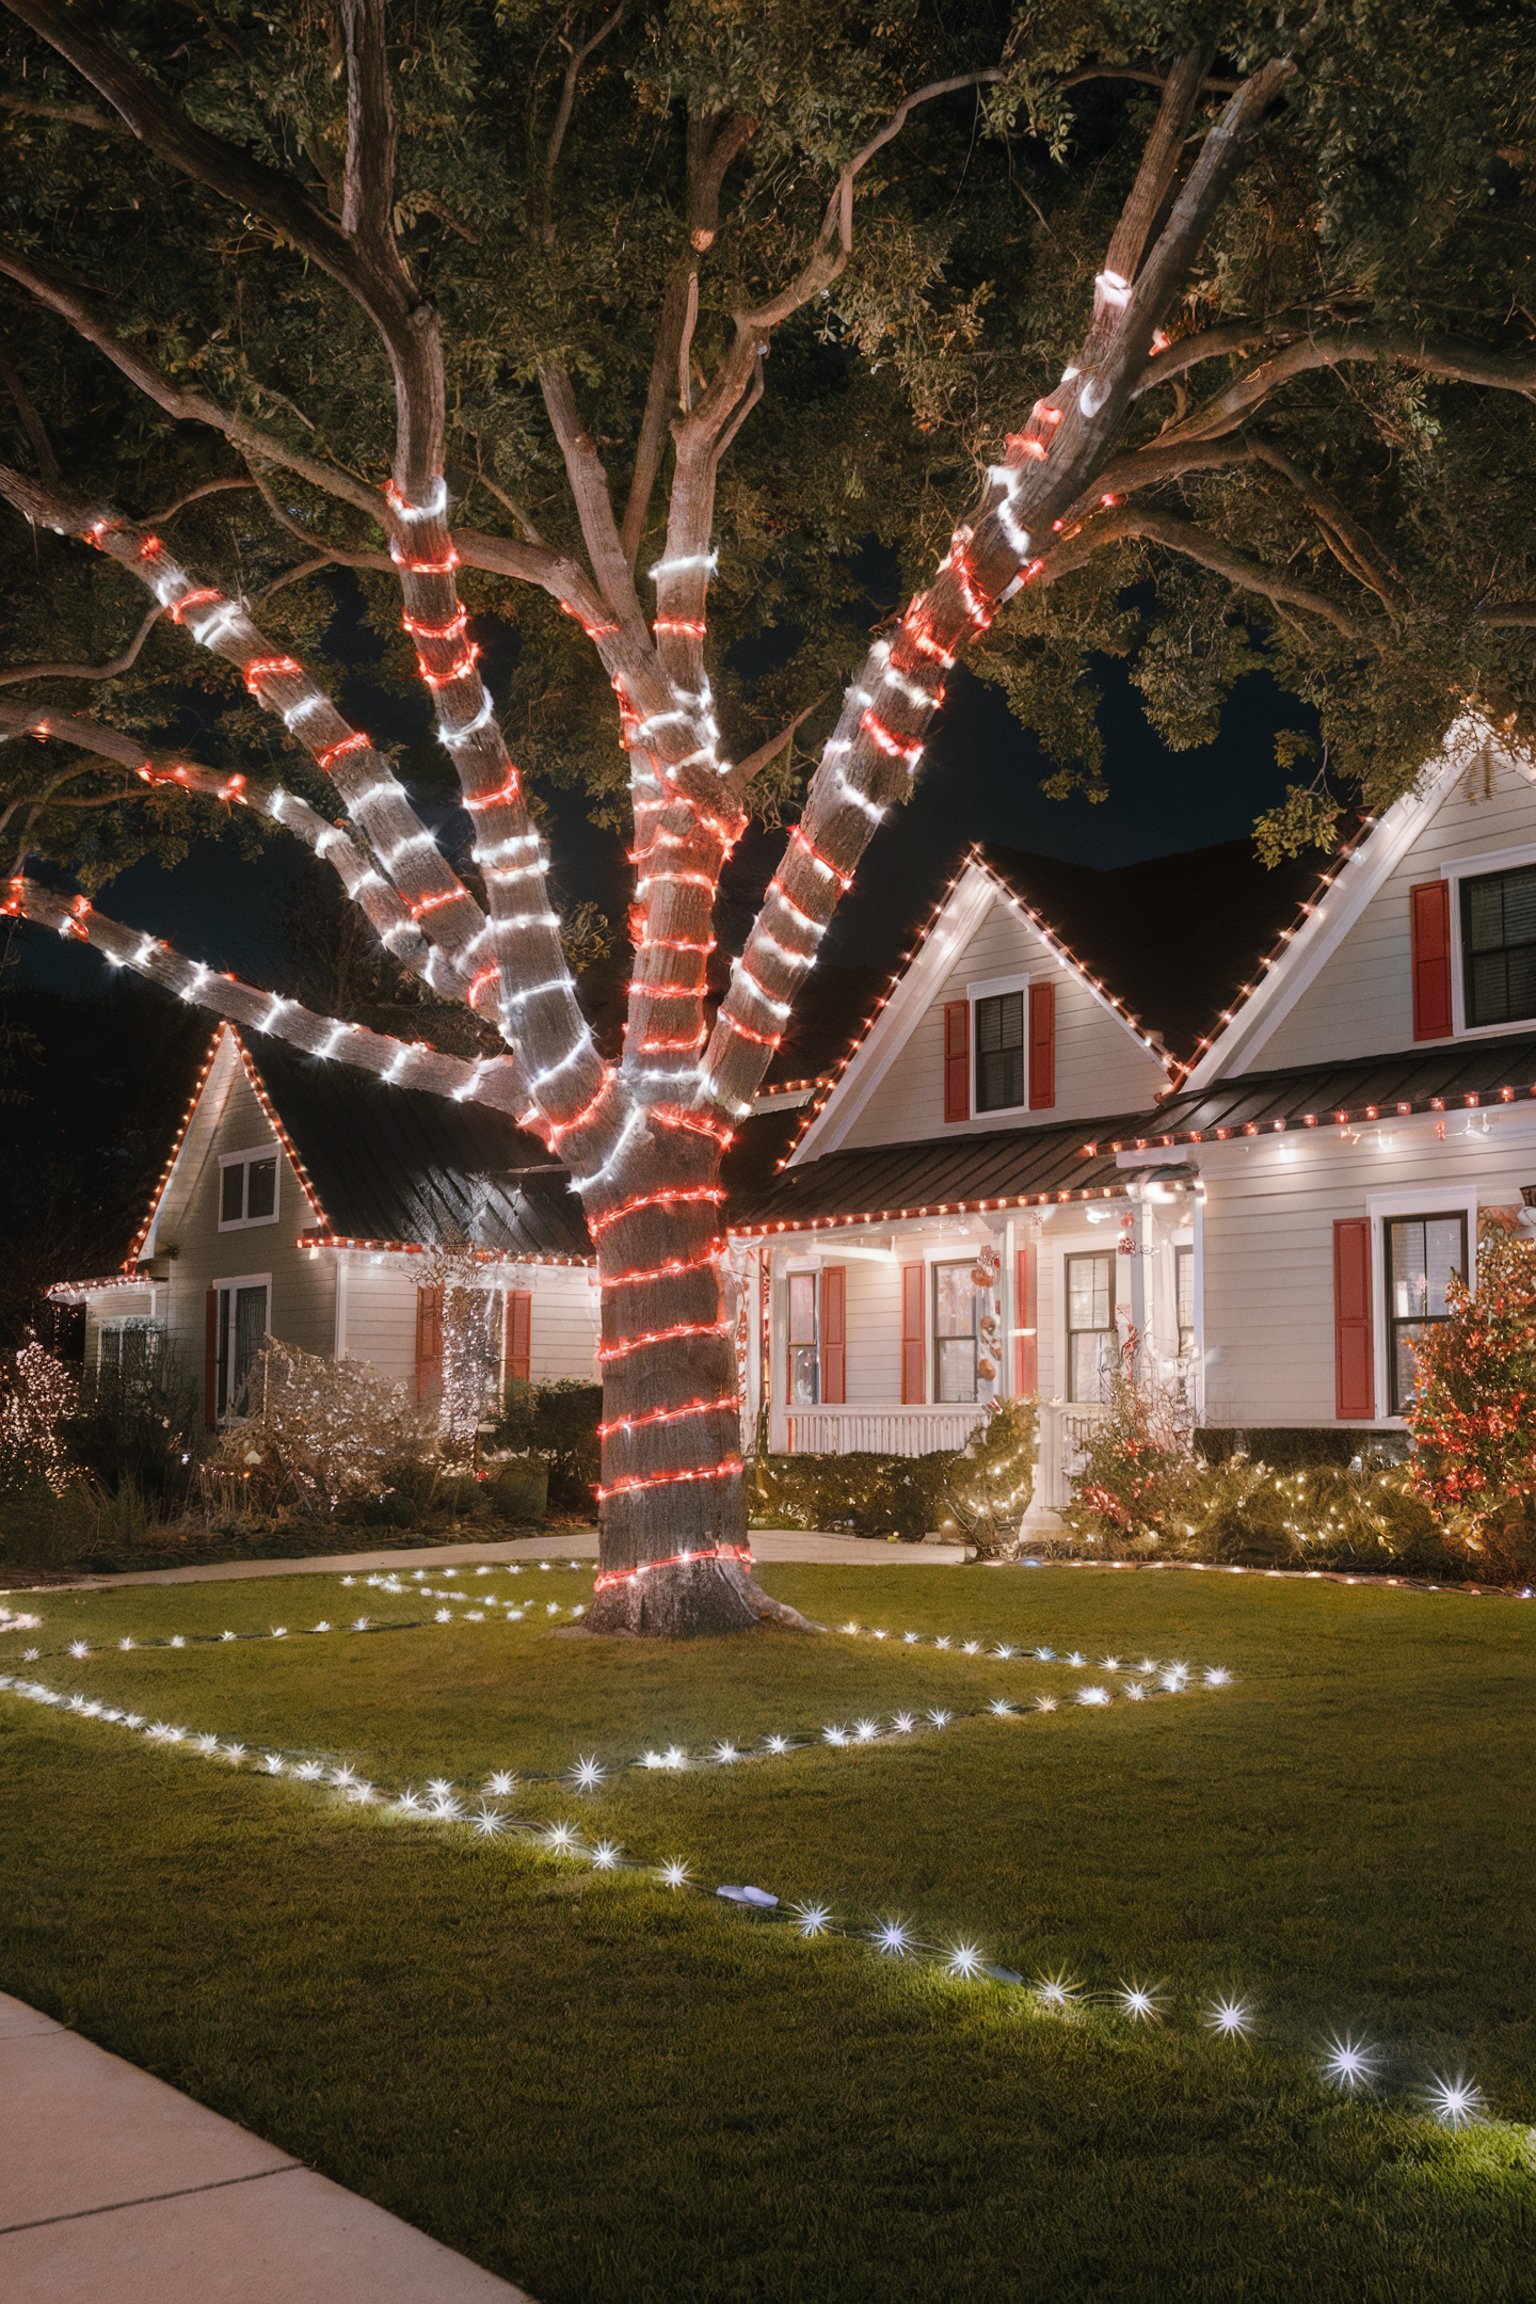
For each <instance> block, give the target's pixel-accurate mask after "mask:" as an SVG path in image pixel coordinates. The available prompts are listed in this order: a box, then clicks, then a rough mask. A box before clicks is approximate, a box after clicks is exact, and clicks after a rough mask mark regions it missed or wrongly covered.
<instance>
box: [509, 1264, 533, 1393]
mask: <svg viewBox="0 0 1536 2304" xmlns="http://www.w3.org/2000/svg"><path fill="white" fill-rule="evenodd" d="M532 1373H533V1290H532V1289H531V1288H509V1289H508V1290H507V1330H506V1381H507V1382H508V1383H509V1384H527V1383H528V1382H529V1381H530V1380H531V1378H532Z"/></svg>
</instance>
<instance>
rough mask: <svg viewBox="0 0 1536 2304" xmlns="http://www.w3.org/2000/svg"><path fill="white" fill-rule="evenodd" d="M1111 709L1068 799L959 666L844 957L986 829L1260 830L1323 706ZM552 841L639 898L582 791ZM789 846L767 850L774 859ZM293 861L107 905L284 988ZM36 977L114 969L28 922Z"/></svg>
mask: <svg viewBox="0 0 1536 2304" xmlns="http://www.w3.org/2000/svg"><path fill="white" fill-rule="evenodd" d="M1100 718H1101V725H1102V727H1103V730H1104V735H1105V741H1106V749H1107V755H1108V784H1109V797H1108V799H1107V800H1105V801H1103V802H1101V803H1099V804H1098V805H1093V804H1091V803H1090V802H1089V801H1087V800H1086V799H1084V798H1082V797H1080V796H1079V797H1074V798H1073V799H1070V800H1065V801H1061V800H1050V799H1047V798H1046V797H1045V795H1044V794H1043V793H1042V792H1041V790H1040V780H1041V778H1042V776H1044V775H1045V774H1046V773H1048V771H1049V767H1050V763H1049V762H1048V761H1045V760H1043V759H1042V757H1041V756H1040V754H1039V752H1038V750H1037V748H1036V747H1035V746H1034V744H1033V743H1032V742H1031V741H1030V740H1029V739H1028V738H1027V737H1026V736H1025V735H1024V734H1023V733H1022V731H1021V730H1020V729H1019V728H1018V726H1017V725H1016V723H1015V722H1014V721H1013V720H1012V719H1011V718H1010V716H1009V714H1008V712H1007V710H1006V709H1005V707H1004V705H1003V703H1002V702H1001V700H1000V698H999V697H998V696H997V694H996V692H995V691H994V690H991V689H988V688H984V687H982V686H980V685H979V684H978V683H977V682H975V681H972V680H969V679H968V678H967V677H966V676H965V674H964V673H963V672H962V673H958V674H956V676H955V678H954V680H953V681H952V683H951V691H950V702H949V704H948V706H947V707H946V709H945V712H944V715H943V718H942V720H941V722H940V723H939V725H938V726H937V727H936V729H935V731H934V734H933V738H932V741H931V743H930V745H929V751H928V759H927V762H926V764H925V768H924V773H923V776H922V778H921V780H920V782H919V784H918V788H917V791H916V794H915V796H914V798H913V800H912V802H911V804H910V806H909V807H908V808H906V809H905V810H904V811H903V812H902V813H901V814H900V815H897V816H893V817H892V818H891V819H889V821H888V822H887V823H886V824H885V825H883V826H882V827H881V829H880V831H879V832H878V833H877V834H876V836H875V840H874V842H873V844H872V846H871V848H870V851H869V854H868V857H867V858H866V861H865V867H864V870H863V873H862V874H861V876H860V879H859V883H858V885H857V886H856V888H855V889H854V891H853V894H852V895H851V896H850V897H849V898H848V900H847V902H846V904H845V905H844V908H843V911H842V913H841V914H840V915H839V918H838V921H837V922H836V923H835V925H834V929H833V933H832V935H831V937H830V938H829V940H828V945H827V950H826V957H827V959H828V960H829V961H840V962H843V963H845V964H848V963H857V964H860V965H869V966H889V965H891V964H892V962H893V961H894V960H895V958H896V957H897V954H898V953H899V951H900V949H901V946H902V942H903V939H904V936H905V933H906V931H907V929H908V928H909V927H910V926H911V924H912V923H913V921H914V920H915V919H917V918H918V917H919V916H920V915H921V913H922V912H923V911H924V910H925V909H926V907H927V905H928V903H929V902H930V901H931V900H932V897H933V895H934V894H935V893H937V890H938V888H939V887H940V885H942V881H943V878H944V875H945V872H946V870H947V868H948V866H949V865H950V864H951V863H952V861H953V860H954V858H955V857H956V856H957V855H958V854H959V852H960V851H961V850H962V849H963V848H964V846H965V845H966V843H967V842H968V841H970V840H976V839H980V840H994V841H999V842H1002V843H1003V844H1005V845H1007V846H1009V847H1013V848H1024V849H1032V850H1036V851H1038V852H1040V853H1042V854H1045V855H1050V856H1059V857H1063V858H1066V859H1067V860H1069V861H1071V862H1074V863H1082V864H1098V865H1115V864H1127V863H1132V862H1135V861H1137V860H1139V859H1140V858H1143V857H1147V856H1163V855H1169V854H1172V853H1175V852H1176V851H1178V850H1180V849H1185V848H1197V847H1206V846H1209V845H1210V844H1212V843H1213V842H1215V841H1219V840H1232V839H1237V838H1240V837H1242V836H1243V835H1244V834H1245V833H1246V832H1248V831H1249V830H1250V829H1251V827H1252V824H1253V820H1254V817H1255V816H1256V815H1257V814H1258V813H1259V812H1260V811H1261V810H1262V809H1264V808H1267V807H1269V806H1271V805H1272V804H1273V803H1274V802H1275V801H1277V800H1279V799H1280V798H1281V796H1282V793H1283V789H1284V778H1283V776H1282V775H1281V773H1280V771H1279V770H1278V769H1277V768H1276V766H1275V761H1274V737H1275V733H1276V731H1277V730H1278V729H1280V728H1283V727H1295V726H1297V725H1300V724H1302V722H1303V721H1304V719H1305V714H1304V712H1303V710H1302V708H1301V707H1300V706H1299V705H1298V704H1297V703H1296V702H1295V701H1294V699H1292V698H1289V697H1287V696H1285V695H1284V694H1282V693H1281V691H1279V690H1278V689H1276V688H1275V687H1274V686H1273V685H1272V684H1271V683H1270V682H1269V681H1268V680H1266V679H1265V678H1263V677H1262V676H1256V677H1252V678H1250V679H1248V680H1246V681H1244V682H1243V683H1242V684H1241V686H1240V687H1239V688H1238V689H1237V690H1236V691H1235V693H1234V695H1233V696H1232V698H1231V699H1230V701H1229V703H1228V705H1227V708H1226V712H1225V714H1224V716H1223V720H1222V726H1221V731H1220V734H1219V736H1218V738H1217V740H1216V742H1215V743H1213V744H1209V745H1206V746H1203V747H1201V748H1200V749H1199V750H1197V751H1192V752H1179V753H1174V752H1170V751H1168V750H1167V748H1166V747H1165V746H1164V745H1163V743H1162V742H1161V740H1160V739H1159V738H1158V737H1157V736H1156V735H1155V734H1154V733H1153V731H1152V729H1151V728H1150V727H1149V726H1148V724H1147V721H1146V718H1145V715H1144V714H1143V712H1142V710H1141V706H1140V701H1139V698H1138V697H1137V695H1136V693H1135V691H1134V689H1133V688H1132V687H1131V686H1130V684H1129V682H1128V681H1127V680H1126V678H1125V676H1124V673H1123V671H1122V670H1121V669H1120V668H1119V667H1118V666H1114V665H1111V666H1108V667H1106V669H1105V699H1104V703H1103V706H1102V708H1101V715H1100ZM550 835H551V843H552V846H553V850H554V854H555V858H556V865H557V872H558V876H559V880H560V883H561V888H562V892H563V894H564V895H565V897H566V898H567V899H568V900H570V901H578V900H580V899H582V898H593V899H596V900H598V901H603V902H607V903H609V904H613V903H615V902H622V895H621V890H622V878H621V875H622V872H623V869H624V868H623V864H622V857H621V853H620V849H619V844H618V843H617V842H616V841H614V840H611V839H609V838H608V836H606V835H604V834H599V833H595V832H594V831H593V830H592V828H591V827H590V826H589V825H588V824H587V823H586V821H585V812H584V810H583V808H582V806H581V804H580V802H579V801H577V800H574V799H572V798H571V797H570V796H565V797H564V798H562V799H559V800H557V803H556V806H555V808H554V811H553V820H552V822H551V825H550ZM759 845H760V844H756V843H755V844H754V847H756V846H759ZM773 852H774V851H773V850H772V849H770V848H768V847H766V846H764V847H762V848H761V855H762V858H763V859H764V860H765V861H766V860H767V858H768V857H769V856H771V854H772V853H773ZM753 861H754V862H756V861H757V856H756V854H754V856H753ZM293 868H294V865H293V856H292V853H291V852H290V851H289V850H288V848H287V847H286V844H283V843H279V844H276V845H274V847H273V848H272V849H271V850H270V851H269V853H268V854H267V855H266V856H265V857H264V858H263V859H262V860H261V861H260V862H258V863H256V864H251V863H249V862H247V861H245V860H244V859H243V858H242V857H241V856H240V855H239V854H238V853H237V851H236V849H235V847H234V845H233V844H232V843H230V844H226V843H223V842H219V841H205V842H202V843H200V844H199V846H198V847H197V848H196V849H195V850H194V852H193V853H192V855H191V856H189V857H188V859H187V860H186V861H185V862H184V863H182V864H180V865H177V866H175V867H173V868H171V869H169V870H166V869H163V868H161V867H159V866H157V865H152V864H145V865H140V866H137V867H135V869H134V870H133V871H131V872H128V873H125V874H124V875H123V877H122V878H121V879H120V880H119V881H117V882H116V883H115V884H114V885H113V886H112V887H110V888H109V889H107V890H105V891H104V892H103V893H102V895H101V897H100V898H99V901H100V903H101V905H102V907H103V909H104V910H107V911H110V912H112V913H114V914H115V915H116V916H117V917H118V918H120V919H122V920H125V921H126V922H127V923H128V924H129V925H130V926H132V927H136V928H143V929H146V930H149V931H151V932H153V933H155V934H157V935H164V936H168V937H170V938H171V940H172V941H173V942H175V943H177V944H179V945H180V946H181V948H182V949H183V950H184V951H186V952H187V953H188V954H189V955H190V956H191V957H193V958H196V959H200V960H205V961H207V962H208V963H209V965H210V966H213V967H217V968H229V969H233V970H234V971H235V972H236V973H237V974H239V975H242V976H246V977H248V978H250V979H252V980H253V981H254V982H256V983H258V984H261V985H263V986H265V985H273V986H274V987H277V988H280V987H281V980H282V977H283V974H284V969H285V963H284V945H283V913H284V908H285V905H286V902H287V899H288V896H289V893H290V890H291V888H292V884H293ZM23 971H24V974H25V976H26V977H27V978H28V979H29V980H30V981H32V982H34V983H45V984H48V985H50V986H52V987H54V988H56V989H58V990H60V991H75V992H81V993H90V992H92V991H94V990H96V989H97V987H98V986H99V984H100V982H101V981H102V977H103V973H104V971H103V970H102V967H101V963H100V962H99V961H98V960H97V959H96V957H95V956H94V955H93V954H91V953H88V952H85V951H83V950H81V949H80V948H79V947H76V946H67V947H66V946H64V945H61V944H59V943H58V942H57V941H56V940H55V939H53V938H52V937H44V936H41V935H39V934H37V933H36V932H35V931H27V932H25V933H24V959H23Z"/></svg>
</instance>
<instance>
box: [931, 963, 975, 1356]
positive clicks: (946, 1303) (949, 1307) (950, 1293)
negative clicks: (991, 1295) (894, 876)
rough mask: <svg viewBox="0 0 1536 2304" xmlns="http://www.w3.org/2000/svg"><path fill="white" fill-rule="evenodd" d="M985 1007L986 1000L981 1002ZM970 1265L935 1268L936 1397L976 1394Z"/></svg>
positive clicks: (972, 1282) (934, 1346)
mask: <svg viewBox="0 0 1536 2304" xmlns="http://www.w3.org/2000/svg"><path fill="white" fill-rule="evenodd" d="M979 1005H981V1006H983V1007H985V1006H986V1005H987V1003H986V1002H985V1001H983V1002H981V1003H979ZM971 1271H972V1266H971V1265H970V1264H935V1266H934V1268H933V1374H934V1398H935V1399H936V1400H949V1401H957V1400H958V1401H965V1400H974V1399H975V1397H976V1307H977V1304H978V1303H979V1301H980V1294H979V1291H978V1289H977V1287H976V1283H975V1282H974V1280H973V1279H972V1278H971Z"/></svg>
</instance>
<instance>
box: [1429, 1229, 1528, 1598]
mask: <svg viewBox="0 0 1536 2304" xmlns="http://www.w3.org/2000/svg"><path fill="white" fill-rule="evenodd" d="M1516 1221H1517V1219H1516V1218H1515V1217H1514V1215H1513V1212H1511V1214H1510V1215H1508V1216H1506V1215H1505V1214H1504V1212H1503V1211H1493V1210H1490V1211H1485V1213H1484V1216H1483V1221H1482V1224H1481V1227H1480V1229H1479V1233H1478V1242H1477V1287H1476V1292H1475V1293H1474V1292H1473V1291H1472V1290H1471V1289H1470V1288H1468V1286H1467V1284H1466V1282H1465V1281H1464V1280H1462V1279H1461V1278H1460V1277H1459V1276H1453V1277H1452V1279H1451V1282H1450V1286H1449V1288H1448V1290H1447V1303H1448V1305H1449V1316H1448V1317H1447V1318H1446V1319H1445V1320H1442V1321H1437V1322H1435V1323H1434V1324H1433V1325H1432V1326H1429V1327H1427V1328H1426V1329H1425V1330H1424V1331H1423V1333H1422V1335H1421V1336H1420V1337H1419V1338H1418V1340H1417V1343H1416V1345H1415V1353H1416V1357H1417V1359H1418V1365H1419V1389H1418V1392H1417V1394H1416V1396H1415V1398H1414V1402H1413V1405H1412V1407H1411V1408H1410V1409H1409V1411H1408V1423H1409V1428H1410V1430H1411V1431H1412V1433H1413V1439H1414V1459H1413V1467H1412V1474H1411V1478H1412V1482H1413V1487H1414V1491H1415V1493H1416V1494H1417V1495H1419V1496H1421V1497H1423V1498H1424V1500H1425V1501H1426V1503H1427V1504H1429V1505H1430V1506H1431V1507H1432V1509H1433V1510H1434V1511H1435V1512H1436V1513H1438V1515H1439V1516H1440V1518H1441V1519H1442V1520H1443V1521H1444V1523H1445V1526H1446V1529H1447V1531H1448V1533H1449V1535H1450V1538H1451V1541H1452V1542H1453V1544H1455V1545H1456V1546H1457V1547H1458V1548H1459V1549H1460V1550H1461V1551H1462V1553H1463V1554H1464V1555H1465V1557H1466V1560H1467V1567H1466V1568H1465V1569H1464V1570H1463V1573H1467V1572H1470V1573H1471V1574H1472V1575H1473V1576H1476V1577H1479V1578H1482V1577H1488V1578H1489V1579H1490V1580H1496V1581H1507V1582H1512V1583H1527V1582H1529V1581H1530V1580H1531V1578H1532V1577H1533V1575H1536V1241H1533V1240H1531V1239H1530V1237H1529V1236H1528V1235H1527V1234H1525V1233H1523V1232H1520V1231H1518V1230H1516V1229H1515V1224H1516Z"/></svg>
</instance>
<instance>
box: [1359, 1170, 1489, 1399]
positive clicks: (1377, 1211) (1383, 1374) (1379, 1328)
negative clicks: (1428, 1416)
mask: <svg viewBox="0 0 1536 2304" xmlns="http://www.w3.org/2000/svg"><path fill="white" fill-rule="evenodd" d="M1365 1213H1366V1216H1367V1218H1368V1220H1369V1222H1370V1227H1371V1356H1372V1360H1373V1362H1374V1368H1373V1372H1372V1381H1373V1385H1374V1397H1373V1399H1372V1402H1371V1406H1372V1411H1373V1412H1372V1416H1371V1421H1372V1423H1373V1424H1385V1425H1387V1426H1388V1427H1389V1428H1390V1429H1391V1430H1392V1431H1394V1432H1406V1431H1407V1429H1408V1419H1407V1417H1406V1416H1393V1415H1390V1414H1389V1413H1388V1411H1387V1407H1386V1403H1387V1401H1388V1400H1390V1399H1391V1397H1392V1388H1391V1385H1390V1384H1389V1382H1388V1380H1387V1236H1386V1227H1387V1224H1388V1221H1389V1220H1390V1219H1391V1218H1392V1217H1394V1216H1461V1217H1464V1218H1465V1220H1466V1227H1467V1263H1468V1265H1469V1267H1470V1269H1469V1271H1468V1273H1467V1285H1468V1287H1469V1288H1470V1289H1471V1290H1472V1292H1473V1294H1474V1295H1475V1294H1476V1292H1477V1187H1476V1186H1475V1185H1473V1186H1471V1187H1470V1188H1468V1187H1467V1186H1465V1185H1463V1186H1459V1187H1454V1188H1453V1189H1452V1190H1450V1191H1448V1192H1437V1191H1436V1190H1435V1188H1434V1187H1433V1185H1428V1184H1421V1185H1415V1186H1414V1187H1413V1188H1412V1189H1411V1190H1409V1189H1404V1190H1402V1191H1398V1192H1372V1193H1369V1194H1368V1195H1367V1197H1366V1203H1365ZM1357 1421H1359V1419H1357V1418H1355V1417H1350V1418H1349V1419H1348V1422H1347V1423H1346V1424H1345V1425H1344V1427H1343V1429H1344V1430H1346V1431H1347V1430H1348V1429H1349V1426H1350V1425H1351V1424H1354V1423H1356V1422H1357Z"/></svg>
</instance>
